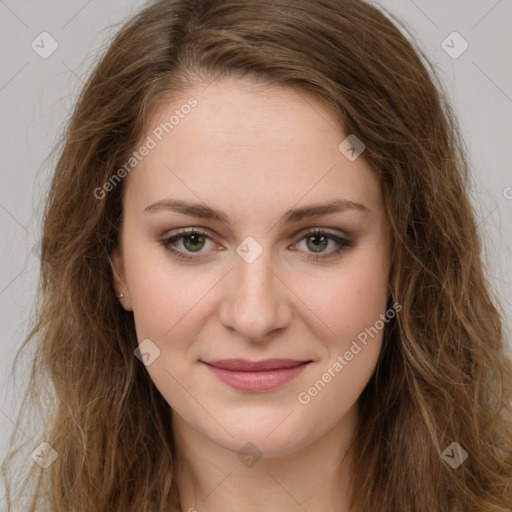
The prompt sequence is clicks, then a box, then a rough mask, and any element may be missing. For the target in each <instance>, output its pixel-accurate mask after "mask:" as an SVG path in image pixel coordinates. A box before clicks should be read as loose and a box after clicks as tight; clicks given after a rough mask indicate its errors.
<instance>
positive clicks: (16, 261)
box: [0, 0, 512, 510]
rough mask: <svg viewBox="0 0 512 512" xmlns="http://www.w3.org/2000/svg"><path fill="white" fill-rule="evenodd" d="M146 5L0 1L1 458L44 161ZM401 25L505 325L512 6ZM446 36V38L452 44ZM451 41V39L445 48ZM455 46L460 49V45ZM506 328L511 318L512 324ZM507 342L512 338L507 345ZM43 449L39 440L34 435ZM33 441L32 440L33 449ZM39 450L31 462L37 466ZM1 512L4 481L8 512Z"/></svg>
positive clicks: (462, 6)
mask: <svg viewBox="0 0 512 512" xmlns="http://www.w3.org/2000/svg"><path fill="white" fill-rule="evenodd" d="M142 3H143V2H142V1H141V0H128V1H127V0H124V1H122V0H107V1H100V0H89V1H86V0H44V1H41V0H0V43H1V48H2V51H1V59H2V61H1V66H0V105H1V112H2V127H1V137H0V155H1V156H2V159H1V171H0V229H1V240H2V242H1V244H0V257H1V262H2V265H1V267H0V320H1V325H2V329H1V331H0V332H1V337H0V349H1V354H2V357H1V358H0V386H1V388H0V389H1V390H2V391H1V392H0V458H3V457H4V456H5V454H6V452H7V443H8V439H9V435H10V433H11V431H12V430H13V429H15V428H18V429H19V432H20V435H21V438H23V437H24V436H26V439H29V437H28V434H25V433H24V432H28V430H27V429H26V428H25V425H17V426H16V425H15V422H16V416H17V412H18V409H19V405H20V392H21V391H22V390H23V389H22V388H23V385H24V384H25V383H26V379H27V377H28V369H29V368H28V359H24V360H23V361H25V367H24V368H26V370H23V371H21V372H20V375H21V377H20V378H19V379H18V380H16V382H14V381H13V380H12V379H11V378H10V377H9V372H10V369H11V366H12V363H13V358H14V355H15V352H16V350H17V348H18V347H19V346H20V344H21V342H22V341H23V338H24V337H25V335H26V333H27V319H28V315H29V314H30V311H31V307H32V303H33V299H34V296H35V290H36V284H37V278H38V261H37V257H36V254H37V244H38V240H39V227H40V213H41V203H40V201H41V199H42V195H43V194H44V191H45V190H46V188H47V186H48V179H49V176H50V173H51V164H52V162H51V161H50V162H48V161H45V159H46V157H47V156H48V152H49V150H50V149H51V147H53V145H54V143H55V142H56V141H57V138H58V136H59V135H60V131H61V128H62V124H63V122H64V120H65V119H66V118H67V116H68V114H69V112H70V108H71V106H72V105H73V102H74V100H75V98H76V95H77V93H78V90H79V87H80V86H81V83H82V80H84V78H85V77H86V76H87V74H88V71H89V70H90V66H91V63H92V62H93V59H94V58H95V56H96V55H97V54H98V51H99V50H100V49H101V48H102V45H103V44H104V42H105V41H106V39H107V38H109V37H110V36H111V35H112V34H113V33H114V32H115V31H116V29H117V27H118V26H119V23H120V22H122V21H123V20H124V19H125V18H126V17H127V16H129V15H130V14H131V13H133V12H134V11H135V10H136V9H137V8H139V7H140V6H141V5H142ZM378 3H380V4H381V5H382V6H384V7H386V8H387V9H389V10H390V11H391V12H393V13H394V14H396V15H397V16H399V17H400V18H401V19H403V20H404V21H405V22H406V23H407V24H408V25H409V26H410V28H411V29H412V30H413V33H414V35H415V38H416V39H417V40H418V41H419V42H420V45H421V47H422V48H423V49H424V50H425V51H426V53H427V55H428V56H429V57H430V59H431V60H432V61H433V62H434V63H435V64H436V67H437V69H438V71H439V73H440V75H441V78H442V80H443V81H444V84H445V87H446V89H447V92H448V94H449V97H450V99H451V101H452V104H453V105H454V106H455V108H456V111H457V114H458V116H459V121H460V124H461V127H462V133H463V135H464V137H465V140H466V143H467V146H468V148H469V150H470V157H471V161H472V167H473V170H474V180H475V192H474V202H475V205H476V207H477V211H478V217H479V222H480V229H481V232H482V235H483V237H484V243H485V259H486V261H487V262H488V266H489V273H490V276H491V279H492V282H493V284H494V287H495V290H496V292H497V293H498V295H499V296H500V298H501V300H502V303H503V306H504V309H505V314H506V319H507V322H509V320H508V319H510V317H511V312H512V278H511V270H510V266H511V265H510V264H511V263H512V226H511V224H510V222H507V221H506V219H511V218H512V172H511V168H512V165H511V164H512V156H511V155H512V153H511V146H512V144H511V142H512V137H511V129H510V121H511V118H512V67H511V65H510V63H511V62H512V59H511V55H510V53H511V50H512V31H511V30H510V20H512V0H499V1H497V0H449V1H447V0H429V1H426V0H414V1H413V0H382V1H380V2H378ZM44 31H46V32H49V33H50V34H51V36H52V37H53V38H54V39H55V40H56V41H57V42H58V45H59V46H58V49H57V50H56V51H55V52H54V53H53V54H52V55H51V56H50V57H48V58H47V59H43V58H41V57H40V56H39V55H38V54H37V53H36V52H35V51H34V50H33V49H32V47H31V43H32V41H34V40H35V39H36V38H37V37H38V36H39V34H41V32H44ZM454 31H457V32H458V33H459V34H461V36H462V37H463V38H464V39H465V40H466V41H467V42H468V43H469V48H468V49H467V51H465V52H464V53H463V54H462V55H461V56H460V57H458V58H457V59H453V58H452V57H450V56H449V55H448V54H447V53H446V52H445V50H444V49H443V48H442V46H441V43H442V42H443V41H444V40H445V39H446V38H447V36H449V35H450V34H451V33H452V32H454ZM448 41H450V40H448ZM449 44H451V43H449ZM454 44H459V43H458V42H456V43H454ZM509 325H510V323H509ZM509 339H510V338H509ZM30 441H31V442H32V441H33V447H34V448H35V447H36V446H37V445H38V444H39V441H40V440H39V439H33V440H32V439H30ZM29 444H30V443H29ZM30 453H31V450H29V451H27V464H31V463H32V461H31V459H30ZM4 507H5V503H4V500H3V489H2V487H1V486H0V510H2V509H3V508H4Z"/></svg>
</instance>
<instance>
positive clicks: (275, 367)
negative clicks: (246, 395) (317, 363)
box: [202, 359, 311, 392]
mask: <svg viewBox="0 0 512 512" xmlns="http://www.w3.org/2000/svg"><path fill="white" fill-rule="evenodd" d="M202 363H203V364H204V365H205V366H206V367H207V368H208V369H209V370H210V371H211V372H212V373H213V374H214V375H215V376H216V377H218V378H219V379H220V380H221V381H222V382H224V384H227V385H228V386H230V387H232V388H234V389H238V390H240V391H249V392H262V391H270V390H272V389H276V388H278V387H280V386H282V385H284V384H286V383H287V382H289V381H291V380H292V379H294V378H295V377H296V376H297V375H299V374H300V373H301V372H302V371H303V370H304V369H305V368H306V367H307V366H308V365H309V364H310V363H311V361H296V360H292V359H267V360H264V361H247V360H243V359H224V360H221V361H212V362H204V361H202Z"/></svg>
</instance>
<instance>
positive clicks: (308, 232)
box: [159, 226, 353, 262]
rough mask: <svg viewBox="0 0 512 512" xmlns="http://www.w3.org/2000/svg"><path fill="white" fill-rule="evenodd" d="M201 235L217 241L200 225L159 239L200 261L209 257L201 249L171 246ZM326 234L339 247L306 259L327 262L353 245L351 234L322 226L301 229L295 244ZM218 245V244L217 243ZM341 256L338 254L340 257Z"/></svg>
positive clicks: (182, 255) (177, 252)
mask: <svg viewBox="0 0 512 512" xmlns="http://www.w3.org/2000/svg"><path fill="white" fill-rule="evenodd" d="M194 234H195V235H200V236H203V237H206V238H208V239H210V240H211V241H212V242H213V243H216V242H215V237H213V236H211V233H210V231H209V229H207V228H203V227H199V226H191V227H187V228H178V229H176V230H174V231H172V232H171V234H169V235H167V236H164V237H163V238H162V239H160V240H159V242H160V244H161V245H162V246H163V247H164V249H166V250H167V251H169V252H171V253H172V254H173V255H174V256H175V257H177V258H178V259H181V260H184V261H191V262H199V261H201V260H204V259H207V258H209V256H207V255H203V253H202V252H201V251H199V252H198V253H197V254H198V255H197V256H194V253H190V252H188V253H187V252H184V251H181V250H177V249H174V248H171V247H170V246H171V245H172V244H173V243H175V242H176V241H178V240H180V239H182V238H184V237H185V236H187V235H189V236H190V235H194ZM317 234H318V235H326V236H327V239H328V240H331V241H333V242H335V244H337V248H335V249H334V250H331V251H329V252H326V253H322V252H320V253H318V256H314V254H315V253H309V254H311V255H313V256H306V257H305V258H306V259H309V260H313V261H322V260H324V261H325V262H327V261H328V260H330V259H334V258H335V257H336V256H338V254H339V253H341V252H343V251H344V250H345V249H347V248H350V247H352V246H353V242H352V239H351V237H350V235H348V234H346V233H343V234H341V235H340V234H335V233H332V232H330V231H329V228H322V227H309V228H305V229H303V230H301V231H299V232H298V233H297V234H296V235H294V237H295V238H296V239H297V242H295V243H294V244H293V245H297V244H298V243H300V242H301V241H302V240H303V239H304V238H307V237H308V236H314V235H317ZM217 245H218V244H217ZM295 250H296V249H295ZM299 252H304V251H299ZM339 257H340V256H338V258H339Z"/></svg>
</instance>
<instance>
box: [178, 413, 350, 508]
mask: <svg viewBox="0 0 512 512" xmlns="http://www.w3.org/2000/svg"><path fill="white" fill-rule="evenodd" d="M356 422H357V404H356V406H354V407H353V408H352V409H351V410H350V411H348V412H347V414H346V415H345V416H344V417H343V418H342V420H341V421H340V422H339V423H338V424H336V425H334V426H333V427H332V428H331V429H330V430H329V431H328V432H326V433H325V435H323V436H322V437H321V438H319V439H316V440H314V441H312V442H308V441H307V440H305V442H304V446H303V447H301V448H298V449H297V450H296V451H294V452H293V453H290V454H288V455H286V456H280V457H262V458H258V456H256V457H253V458H250V457H249V458H243V457H242V456H240V457H239V456H238V455H237V453H234V452H233V451H231V450H228V449H226V448H224V447H223V446H221V445H220V444H217V443H215V442H214V441H213V440H211V439H210V438H207V437H206V436H204V435H203V434H202V433H200V432H198V431H197V430H195V429H194V428H193V427H191V426H190V425H189V424H188V423H186V422H185V421H184V420H183V418H181V417H180V416H179V415H178V414H176V413H175V412H173V413H172V427H173V436H174V439H175V446H176V447H177V451H178V453H177V468H176V478H177V482H178V488H179V491H180V500H181V508H182V510H183V511H185V512H189V511H190V512H194V510H196V511H197V512H221V511H222V512H225V511H226V510H243V511H244V512H299V511H304V510H307V511H308V512H320V511H322V512H351V510H350V509H349V492H350V490H351V488H350V482H349V480H350V462H351V457H352V455H351V451H350V450H349V445H350V441H351V439H352V437H353V434H354V432H355V428H356ZM306 435H307V433H306ZM243 444H244V443H243V442H241V443H240V445H241V446H242V445H243Z"/></svg>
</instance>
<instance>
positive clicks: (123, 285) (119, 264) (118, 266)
mask: <svg viewBox="0 0 512 512" xmlns="http://www.w3.org/2000/svg"><path fill="white" fill-rule="evenodd" d="M109 261H110V267H111V269H112V285H113V287H114V291H115V293H116V297H117V298H118V300H119V301H120V302H121V305H122V306H123V308H124V309H126V310H127V311H133V308H132V305H131V299H130V295H129V294H128V286H127V282H126V274H125V271H124V263H123V258H122V256H121V254H120V251H119V249H118V248H115V249H114V250H113V251H112V252H111V253H110V256H109Z"/></svg>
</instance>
